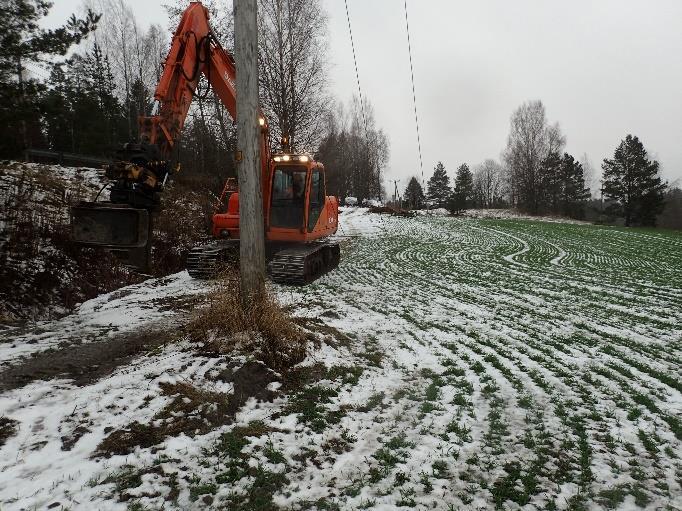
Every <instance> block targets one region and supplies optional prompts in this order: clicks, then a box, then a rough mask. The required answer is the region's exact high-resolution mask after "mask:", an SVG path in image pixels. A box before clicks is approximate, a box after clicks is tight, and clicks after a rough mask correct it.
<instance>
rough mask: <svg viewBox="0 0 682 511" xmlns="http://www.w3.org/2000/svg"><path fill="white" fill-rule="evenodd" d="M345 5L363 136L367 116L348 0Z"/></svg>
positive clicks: (366, 130)
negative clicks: (363, 126) (362, 123)
mask: <svg viewBox="0 0 682 511" xmlns="http://www.w3.org/2000/svg"><path fill="white" fill-rule="evenodd" d="M344 3H345V5H346V19H347V20H348V34H349V35H350V47H351V49H352V50H353V64H355V80H356V81H357V84H358V95H359V96H360V112H361V113H362V120H363V122H364V123H365V137H368V136H369V135H368V129H367V116H366V115H365V103H364V101H363V100H362V89H361V88H360V73H359V72H358V59H357V58H356V57H355V43H354V42H353V29H351V26H350V14H349V12H348V0H344Z"/></svg>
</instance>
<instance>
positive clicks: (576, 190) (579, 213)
mask: <svg viewBox="0 0 682 511" xmlns="http://www.w3.org/2000/svg"><path fill="white" fill-rule="evenodd" d="M584 174H585V172H584V169H583V166H582V164H581V163H580V162H579V161H577V160H576V159H575V158H573V156H571V155H570V154H568V153H564V157H563V158H562V159H561V165H560V169H559V180H560V181H559V182H560V186H559V188H560V192H559V205H560V211H559V212H560V213H561V214H563V215H564V216H568V217H571V218H577V219H582V218H585V205H586V204H587V200H588V199H589V198H590V189H589V188H586V187H585V175H584Z"/></svg>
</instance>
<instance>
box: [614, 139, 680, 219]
mask: <svg viewBox="0 0 682 511" xmlns="http://www.w3.org/2000/svg"><path fill="white" fill-rule="evenodd" d="M602 169H603V170H604V196H605V198H607V199H609V200H611V201H613V204H611V205H610V206H609V210H610V212H611V213H615V214H619V215H621V216H623V217H624V218H625V225H626V226H630V225H647V226H655V225H656V216H657V215H659V214H660V213H661V212H662V211H663V206H664V202H665V200H664V193H665V190H666V188H667V185H666V184H665V183H662V182H661V178H660V176H659V173H658V171H659V165H658V162H657V161H655V160H650V159H649V157H648V155H647V152H646V150H645V149H644V145H643V144H642V142H640V140H639V138H637V137H634V136H632V135H628V136H627V137H625V140H622V141H621V143H620V144H619V145H618V147H617V148H616V151H615V152H614V155H613V159H611V160H609V159H605V160H604V163H603V164H602Z"/></svg>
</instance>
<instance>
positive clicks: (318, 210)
mask: <svg viewBox="0 0 682 511" xmlns="http://www.w3.org/2000/svg"><path fill="white" fill-rule="evenodd" d="M308 197H309V198H310V202H309V204H310V205H309V207H308V232H313V231H314V230H315V226H316V225H317V221H318V220H319V219H320V215H321V214H322V210H323V209H324V204H325V198H326V190H325V183H324V174H323V173H322V171H320V169H313V170H312V172H311V174H310V193H309V195H308Z"/></svg>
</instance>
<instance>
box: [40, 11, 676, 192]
mask: <svg viewBox="0 0 682 511" xmlns="http://www.w3.org/2000/svg"><path fill="white" fill-rule="evenodd" d="M322 1H323V4H324V6H325V8H326V10H327V13H328V15H329V57H330V61H331V63H332V66H331V69H330V86H331V91H332V93H333V94H334V95H335V96H336V97H337V98H338V99H340V100H343V101H344V102H347V101H348V100H349V99H350V97H351V95H352V94H354V93H356V92H357V87H356V82H355V70H354V68H353V57H352V53H351V46H350V40H349V36H348V25H347V22H346V12H345V8H344V2H343V0H322ZM128 3H129V4H130V5H131V7H132V8H133V11H134V12H135V14H136V17H137V19H138V22H139V23H140V24H141V25H143V26H144V25H148V24H149V23H151V22H155V23H157V22H158V23H159V24H161V26H163V27H166V26H167V25H168V20H167V17H166V14H165V11H164V9H163V7H162V4H163V3H168V0H144V1H142V0H137V1H135V0H128ZM80 4H81V1H80V0H56V1H55V6H54V8H53V10H52V12H51V14H50V17H49V19H48V20H47V21H46V22H47V23H49V24H50V25H53V24H58V23H60V22H62V21H63V20H64V19H66V17H67V16H68V15H69V14H70V13H71V12H74V11H77V10H78V8H79V6H80ZM407 5H408V12H409V19H410V32H411V40H412V57H413V62H414V74H415V86H416V94H417V109H418V112H419V120H420V129H421V141H422V155H423V161H424V174H425V177H426V178H428V177H429V176H430V174H431V172H432V170H433V167H434V165H435V164H436V162H437V161H439V160H440V161H442V162H443V163H444V164H445V166H446V168H447V169H448V172H449V173H450V175H451V176H454V173H455V169H456V167H457V166H458V165H459V164H460V163H462V162H467V163H469V164H470V165H476V164H477V163H479V162H481V161H482V160H484V159H486V158H495V159H497V158H499V155H500V152H501V151H502V149H503V148H504V146H505V144H506V138H507V133H508V129H509V117H510V115H511V113H512V111H513V110H514V109H515V108H516V107H518V106H519V105H520V104H521V103H523V102H524V101H527V100H531V99H541V100H542V101H543V102H544V104H545V106H546V109H547V115H548V118H549V120H550V122H555V121H558V122H559V123H560V124H561V127H562V130H563V132H564V134H565V135H566V137H567V147H566V149H567V151H568V152H570V153H572V154H574V155H575V156H576V157H578V158H579V157H581V155H582V154H583V153H586V154H587V155H588V157H589V159H590V161H591V163H592V165H593V166H594V167H595V169H597V172H599V170H598V169H599V166H600V164H601V161H602V159H603V158H605V157H610V156H611V155H612V154H613V151H614V149H615V147H616V145H617V144H618V142H619V141H620V140H621V139H622V138H624V137H625V135H626V134H628V133H632V134H634V135H637V136H639V137H640V139H641V140H642V141H643V142H644V145H645V147H646V148H647V150H648V151H649V153H650V154H651V155H652V156H653V157H654V158H656V159H658V160H659V161H660V163H661V169H662V174H663V177H664V178H665V179H668V180H670V181H674V180H676V179H680V180H682V1H680V0H651V1H647V2H644V1H642V0H638V1H635V0H598V1H595V0H570V1H569V0H564V1H563V2H558V1H548V0H514V1H509V0H481V1H464V0H421V1H417V0H408V4H407ZM348 6H349V10H350V17H351V23H352V28H353V36H354V39H355V49H356V53H357V59H358V68H359V73H360V83H361V86H362V92H363V96H364V97H365V98H366V99H368V100H369V101H370V102H371V103H372V105H373V106H374V109H375V114H376V120H377V124H378V126H380V127H382V128H383V129H384V130H385V131H386V133H387V134H388V137H389V139H390V143H391V160H390V163H389V166H388V169H387V171H386V178H387V179H401V180H402V182H401V185H400V186H401V187H404V186H405V184H406V178H408V177H409V176H410V175H419V174H420V170H419V159H418V155H417V142H416V133H415V123H414V113H413V105H412V89H411V84H410V75H409V71H410V70H409V60H408V53H407V38H406V32H405V17H404V16H405V15H404V10H403V8H404V7H403V0H348ZM387 185H388V183H387Z"/></svg>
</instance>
